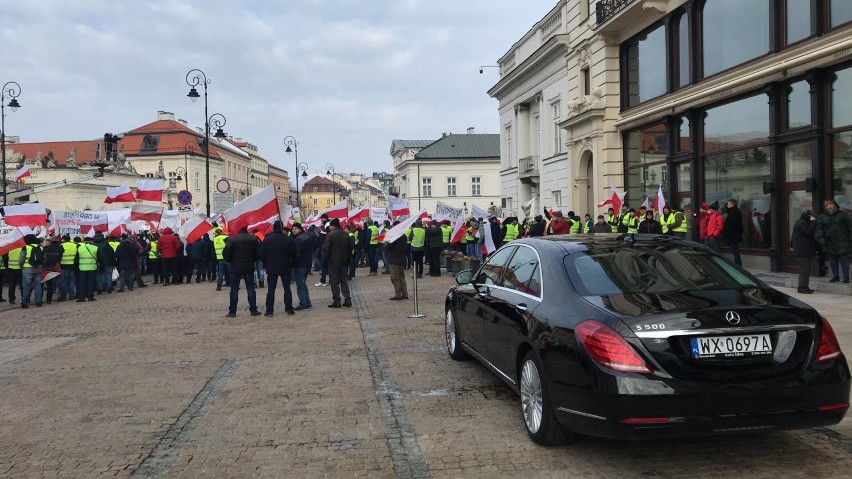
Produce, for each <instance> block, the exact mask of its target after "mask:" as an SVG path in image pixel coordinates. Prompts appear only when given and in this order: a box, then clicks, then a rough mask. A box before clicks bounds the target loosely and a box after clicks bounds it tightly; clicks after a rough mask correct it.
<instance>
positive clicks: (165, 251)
mask: <svg viewBox="0 0 852 479" xmlns="http://www.w3.org/2000/svg"><path fill="white" fill-rule="evenodd" d="M157 250H159V251H160V267H161V268H162V271H163V286H168V285H169V284H178V283H180V282H181V277H180V265H179V264H178V261H182V260H183V256H182V255H180V254H179V253H180V252H181V251H182V250H183V245H182V244H181V242H180V240H179V239H178V237H177V236H175V235H174V232H173V231H172V229H171V228H165V229H164V230H163V235H162V236H160V239H159V241H157Z"/></svg>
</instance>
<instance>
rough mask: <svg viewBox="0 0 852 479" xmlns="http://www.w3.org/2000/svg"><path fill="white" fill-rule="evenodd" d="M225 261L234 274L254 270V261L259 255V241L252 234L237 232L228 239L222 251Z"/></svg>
mask: <svg viewBox="0 0 852 479" xmlns="http://www.w3.org/2000/svg"><path fill="white" fill-rule="evenodd" d="M222 256H223V257H224V258H225V261H227V262H228V264H229V265H230V266H231V272H232V273H234V274H240V275H241V274H248V273H251V272H253V271H254V270H255V262H256V261H257V259H258V258H259V257H260V241H258V239H257V237H256V236H254V235H253V234H249V233H247V232H246V233H239V234H238V235H237V236H234V237H233V238H231V239H229V240H228V242H227V243H226V244H225V250H224V251H223V252H222Z"/></svg>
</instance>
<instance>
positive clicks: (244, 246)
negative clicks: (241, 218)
mask: <svg viewBox="0 0 852 479" xmlns="http://www.w3.org/2000/svg"><path fill="white" fill-rule="evenodd" d="M222 256H224V257H225V261H227V262H228V264H230V265H231V298H230V299H231V301H230V303H229V305H228V314H226V315H225V317H226V318H236V317H237V301H238V299H239V292H240V280H243V281H244V282H245V284H246V293H247V295H248V303H249V311H250V312H251V315H252V316H257V315H259V314H260V311H258V310H257V296H256V293H255V289H254V269H255V268H254V265H255V262H256V261H257V259H258V258H259V257H260V241H258V239H257V237H256V236H254V235H253V234H249V232H248V227H245V226H244V227H243V228H242V229H241V230H240V232H239V233H238V234H237V236H235V237H233V238H231V239H230V240H228V243H227V244H226V245H225V250H224V251H223V252H222Z"/></svg>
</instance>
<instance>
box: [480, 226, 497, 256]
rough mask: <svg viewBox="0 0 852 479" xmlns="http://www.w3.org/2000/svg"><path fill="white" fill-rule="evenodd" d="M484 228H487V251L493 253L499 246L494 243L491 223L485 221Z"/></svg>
mask: <svg viewBox="0 0 852 479" xmlns="http://www.w3.org/2000/svg"><path fill="white" fill-rule="evenodd" d="M482 228H484V229H485V251H486V252H487V253H488V254H491V253H493V252H494V251H496V250H497V246H496V245H495V244H494V238H493V237H492V236H491V224H490V223H483V224H482Z"/></svg>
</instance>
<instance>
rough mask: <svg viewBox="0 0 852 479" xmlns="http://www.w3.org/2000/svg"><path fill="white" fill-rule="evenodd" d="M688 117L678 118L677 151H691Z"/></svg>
mask: <svg viewBox="0 0 852 479" xmlns="http://www.w3.org/2000/svg"><path fill="white" fill-rule="evenodd" d="M689 126H690V125H689V118H688V117H686V116H682V117H680V118H679V119H678V139H677V151H678V152H683V151H692V137H691V135H690V128H689Z"/></svg>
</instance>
